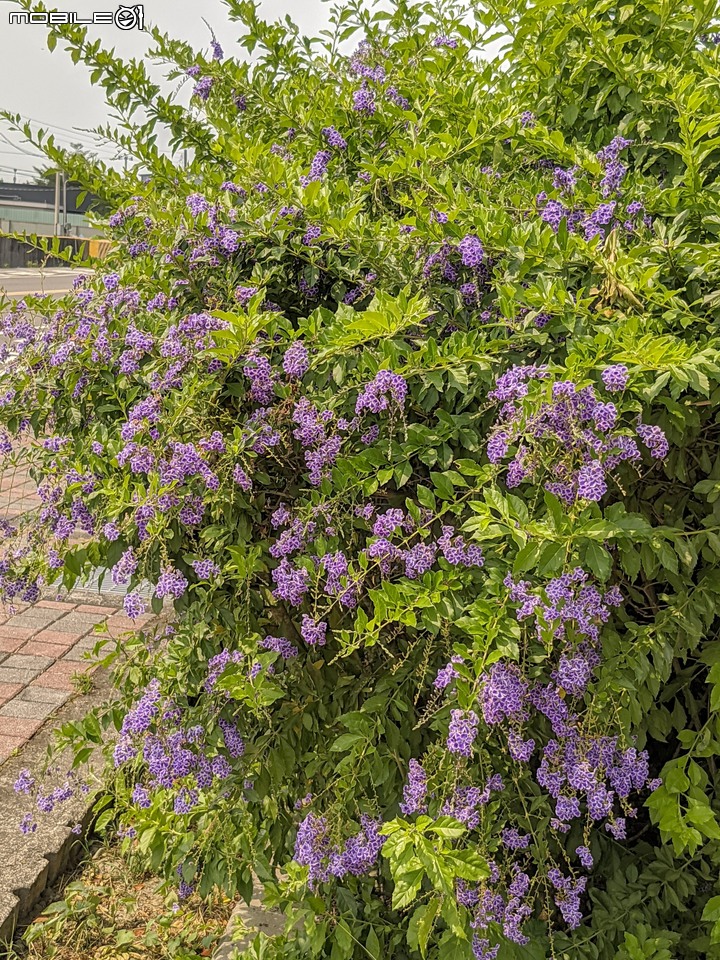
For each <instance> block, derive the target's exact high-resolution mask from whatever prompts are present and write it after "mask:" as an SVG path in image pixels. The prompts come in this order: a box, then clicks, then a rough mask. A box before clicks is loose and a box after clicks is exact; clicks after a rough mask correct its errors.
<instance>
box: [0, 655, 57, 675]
mask: <svg viewBox="0 0 720 960" xmlns="http://www.w3.org/2000/svg"><path fill="white" fill-rule="evenodd" d="M51 663H52V657H36V656H32V655H29V654H24V653H13V654H11V655H10V656H9V657H8V658H7V660H6V661H5V662H4V663H3V665H2V667H0V670H5V669H7V668H10V669H11V670H34V671H35V674H38V673H42V671H43V670H45V668H46V667H49V666H50V664H51Z"/></svg>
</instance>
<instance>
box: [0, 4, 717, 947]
mask: <svg viewBox="0 0 720 960" xmlns="http://www.w3.org/2000/svg"><path fill="white" fill-rule="evenodd" d="M227 7H228V12H229V15H230V16H231V17H232V18H233V19H234V20H236V21H238V22H239V23H241V24H242V25H243V26H244V29H245V31H246V33H245V37H244V40H243V44H244V45H245V47H246V48H248V49H249V50H256V51H259V55H258V56H256V58H255V60H254V63H253V65H252V66H250V65H249V64H247V63H240V62H235V61H233V60H226V59H224V54H223V51H222V50H221V49H220V48H219V45H218V44H217V41H213V44H212V47H211V52H210V54H208V55H203V54H200V53H195V52H194V51H192V50H191V49H190V48H189V47H188V46H187V45H185V44H180V43H175V42H172V41H170V40H168V39H167V38H165V37H163V36H161V35H159V34H157V33H155V34H154V35H153V36H154V40H155V42H156V45H157V48H156V50H155V54H154V55H155V56H156V58H157V59H159V60H162V61H164V62H165V63H169V64H170V65H171V67H170V75H171V77H173V78H175V79H177V78H181V79H183V80H185V79H186V78H190V80H189V82H190V83H191V84H192V87H191V92H192V96H191V103H190V107H189V108H188V109H187V110H184V109H182V108H181V107H180V106H179V105H178V104H177V103H175V102H174V101H173V100H171V99H167V98H165V97H163V96H162V95H161V94H160V91H159V89H158V88H157V86H156V85H155V84H154V83H153V82H152V80H151V79H150V76H149V75H148V74H147V73H146V70H145V67H144V66H143V65H142V64H138V63H132V64H122V63H121V62H120V61H118V60H116V59H115V57H114V56H113V55H111V54H109V53H107V52H105V51H102V50H101V49H100V48H99V47H98V45H96V44H95V43H90V42H89V41H88V38H87V36H86V33H85V30H84V28H80V27H73V26H69V27H62V28H58V30H57V32H56V33H52V34H50V42H51V46H54V45H55V43H56V42H57V40H58V39H61V41H62V42H63V43H64V44H65V45H66V46H67V48H68V49H69V51H70V52H71V54H72V56H73V58H74V59H76V60H82V61H83V62H84V63H86V64H87V65H88V67H89V68H90V69H91V70H92V72H93V78H94V82H96V83H100V84H102V85H103V86H104V88H105V91H106V93H107V97H108V102H109V104H110V105H111V107H112V108H113V109H114V110H115V112H116V113H117V114H118V115H119V116H120V117H121V118H122V119H123V120H124V130H125V132H122V130H121V131H120V132H118V133H117V138H118V139H119V141H120V142H121V143H122V144H123V145H124V146H125V148H126V149H127V150H130V151H132V153H133V154H134V155H135V157H136V158H137V161H138V169H139V168H141V167H142V168H146V169H147V170H149V171H150V173H151V180H150V181H149V182H148V183H144V182H142V181H141V180H139V179H138V178H136V177H134V176H132V177H128V178H125V177H122V176H120V175H119V174H118V173H116V172H115V171H113V170H109V169H106V168H104V167H102V166H101V165H93V164H91V163H88V162H86V161H83V160H82V159H81V158H77V157H74V158H71V159H67V158H64V157H63V156H62V154H61V152H60V151H58V150H57V148H56V147H55V145H54V144H53V142H52V141H51V140H43V139H42V138H39V139H38V138H37V137H36V138H35V140H36V142H40V143H42V144H43V145H44V147H45V149H46V150H47V152H48V154H49V155H50V157H51V158H53V159H56V160H62V161H63V162H69V163H71V165H72V171H71V172H72V175H73V177H74V178H75V179H78V180H80V181H82V182H84V183H85V184H86V185H87V186H88V187H89V188H90V189H92V190H94V191H96V192H97V193H98V194H100V195H101V196H102V197H103V199H105V200H106V201H107V202H109V203H112V204H113V205H114V207H115V209H116V212H115V213H113V215H112V216H111V217H110V219H109V229H110V230H111V232H112V237H113V239H114V252H113V253H112V254H111V256H110V257H109V259H108V261H107V262H105V263H103V264H102V265H100V267H99V270H98V273H96V274H95V275H94V276H89V277H85V278H84V279H80V280H78V282H77V284H76V287H75V289H74V290H73V292H72V293H71V294H70V295H68V296H67V297H65V298H64V299H63V300H62V301H61V302H60V303H59V305H58V304H57V303H54V302H50V301H47V300H36V301H33V302H30V301H27V302H25V301H20V302H17V303H15V304H12V305H9V306H8V308H7V310H6V312H5V316H4V319H3V332H4V336H5V339H6V340H7V341H8V345H7V346H5V347H3V351H4V358H3V364H4V366H3V372H2V374H0V377H1V378H2V384H1V385H0V389H1V391H2V394H1V400H0V403H1V407H0V409H1V411H2V414H1V418H2V424H3V431H4V432H3V434H2V451H3V456H4V458H5V462H6V463H8V464H10V465H12V464H15V463H19V462H23V461H24V462H27V463H29V464H30V466H31V469H32V472H33V476H34V477H35V478H36V479H37V482H38V490H39V494H40V497H41V500H42V507H41V508H40V510H39V511H38V513H37V515H36V516H35V517H33V518H32V519H31V520H30V521H29V522H27V523H25V524H23V523H18V524H12V525H11V524H6V525H5V526H4V528H3V546H2V551H3V554H2V559H1V560H0V563H1V564H2V568H1V574H2V579H1V582H0V587H1V589H2V594H3V597H4V599H5V600H6V602H8V603H12V602H13V601H14V600H15V599H17V598H19V599H21V600H33V599H34V598H35V597H36V596H37V595H38V590H39V584H40V583H41V582H45V583H55V582H57V583H58V584H60V583H62V584H64V585H65V586H66V587H71V586H72V585H73V584H74V583H75V582H76V581H77V580H78V579H79V578H81V577H83V576H86V575H87V574H88V573H89V572H90V571H91V570H92V569H93V568H97V567H101V568H103V569H104V570H106V571H109V575H110V577H111V579H112V581H113V583H115V584H120V585H126V586H127V588H128V593H127V596H126V599H125V609H126V611H127V614H128V616H129V617H131V618H133V619H138V618H139V617H141V616H142V615H143V614H144V613H145V612H146V609H145V608H146V600H145V599H144V597H145V596H146V594H147V590H143V589H140V587H141V585H143V584H144V585H148V584H149V585H150V588H151V590H150V593H151V607H152V610H154V611H155V612H159V611H160V609H161V608H162V606H163V602H164V601H166V602H171V603H172V605H173V608H174V611H175V616H174V619H173V622H172V623H171V624H170V626H164V627H162V628H158V629H156V630H153V631H150V630H149V631H146V632H144V633H143V632H139V633H138V634H137V636H134V637H130V638H127V639H125V640H124V641H123V642H122V643H120V644H119V645H118V648H117V649H116V650H115V652H114V654H113V656H114V658H115V663H116V667H117V670H116V675H117V688H118V700H117V703H115V704H114V705H113V706H112V707H111V708H109V709H107V710H106V711H104V712H103V713H102V714H101V715H100V716H99V717H91V718H89V719H88V721H87V722H86V724H85V726H84V728H83V730H84V737H85V738H86V742H85V741H83V739H82V737H80V736H79V740H80V742H79V743H78V753H77V756H78V758H82V757H83V756H86V755H87V749H88V744H89V745H90V746H91V745H93V744H98V743H100V742H101V741H106V746H105V749H106V751H107V754H108V764H109V769H110V772H111V773H110V782H111V787H110V792H111V794H112V796H113V799H114V803H115V808H116V811H117V817H118V820H119V822H120V826H121V829H122V831H123V834H124V835H125V836H126V838H127V839H126V841H125V842H126V843H127V844H128V845H132V846H134V847H135V848H136V849H137V850H138V852H139V854H140V855H142V856H144V857H146V858H147V860H148V862H149V863H150V864H151V865H152V866H153V867H154V868H155V869H156V870H158V871H160V872H162V873H163V875H164V876H165V877H166V878H167V880H168V881H169V882H171V883H175V884H177V886H178V893H179V895H180V896H183V895H186V894H187V893H188V892H189V891H190V890H191V889H197V890H198V891H199V892H200V893H201V894H207V893H208V892H210V891H211V890H212V889H213V888H214V887H215V886H217V885H220V886H222V887H223V888H224V889H225V890H226V891H228V892H229V893H231V894H233V893H235V892H239V893H240V894H241V895H242V896H244V897H246V898H249V896H250V894H251V892H252V884H253V873H254V874H255V875H256V876H257V877H259V879H260V880H261V881H262V883H263V884H264V888H265V895H266V899H267V901H268V902H269V903H271V904H276V905H280V906H281V907H282V908H283V909H284V910H285V911H286V913H287V915H288V935H287V937H286V938H278V939H276V940H274V941H273V943H272V944H271V945H270V944H267V943H265V944H263V943H262V938H260V939H259V940H258V942H257V943H256V945H255V946H254V947H252V948H250V949H249V951H247V952H246V955H247V956H252V957H258V958H259V957H260V956H262V957H278V958H279V957H285V958H293V957H297V958H300V957H303V958H306V957H329V958H332V960H341V958H351V957H353V958H360V957H366V956H368V955H369V956H371V957H375V958H380V957H392V958H393V960H401V958H404V957H407V958H414V957H418V956H420V957H432V958H437V960H440V958H442V960H446V958H469V957H475V958H478V960H482V958H484V960H491V958H495V957H500V958H503V957H541V956H550V955H552V956H563V957H573V958H588V960H591V958H592V960H595V958H599V957H602V958H613V957H618V958H625V957H654V956H658V957H660V956H671V955H674V956H677V957H683V958H685V957H687V958H695V957H701V956H703V957H704V956H720V947H718V942H720V889H718V886H717V879H716V877H717V867H718V863H720V847H718V840H720V824H719V823H718V820H717V802H716V798H715V792H714V791H715V788H716V785H717V769H716V763H715V756H716V755H717V754H718V753H720V727H719V726H718V716H717V710H718V704H719V703H720V701H719V700H718V695H717V690H718V686H717V684H718V682H720V673H718V663H720V646H718V641H717V640H716V639H715V633H716V612H715V608H716V603H717V601H718V597H720V567H719V564H718V557H719V556H720V539H719V538H718V535H717V530H718V526H717V500H718V490H719V489H720V487H719V484H720V481H719V480H718V470H719V469H720V468H719V467H718V460H717V433H718V430H717V424H716V413H715V409H714V405H715V400H716V397H717V396H718V389H719V384H720V363H719V360H720V352H719V346H720V339H719V337H718V331H717V326H716V324H717V321H718V319H719V316H720V314H719V311H720V299H718V296H717V285H718V280H719V279H720V277H719V270H718V263H719V262H720V260H719V259H718V250H719V246H718V239H717V238H718V223H720V220H719V219H718V215H719V213H720V210H719V209H718V201H717V192H716V190H715V188H714V186H713V182H714V178H715V176H716V173H717V168H718V165H719V164H720V145H719V144H718V141H717V138H715V136H714V134H715V130H716V127H717V122H716V120H717V116H718V115H719V114H720V102H719V100H720V95H719V94H718V90H720V86H718V84H717V80H718V59H717V49H716V43H715V34H714V32H713V31H714V29H716V28H714V27H713V21H712V20H711V19H710V14H709V13H708V14H706V13H704V12H703V11H702V9H701V8H700V7H698V6H696V5H692V4H690V3H680V4H675V5H673V6H672V7H668V6H663V8H662V17H661V20H662V23H661V24H660V25H659V24H658V18H659V16H660V15H659V14H658V13H657V11H656V5H655V4H653V3H650V2H637V3H635V4H632V5H625V6H619V5H617V4H616V3H614V2H613V0H607V2H604V3H601V4H600V5H598V4H597V3H593V4H592V5H590V4H585V3H583V2H581V3H580V4H578V3H572V4H570V3H559V4H552V5H547V4H540V5H537V6H532V5H527V4H525V3H515V2H514V0H512V2H506V3H501V4H499V5H498V6H496V7H493V10H492V12H490V13H487V14H485V13H480V12H477V11H476V12H475V13H474V14H473V15H472V16H471V15H469V14H468V15H466V14H464V12H463V11H460V10H457V11H455V10H451V9H449V8H448V9H447V10H446V11H445V13H443V14H442V16H440V15H438V14H437V13H436V12H435V11H434V8H433V9H430V8H426V7H425V6H418V7H412V6H407V5H406V4H404V3H398V4H397V6H396V7H395V8H394V10H393V11H392V12H391V13H390V14H387V15H386V14H377V15H374V14H372V13H371V12H370V11H369V10H368V9H365V8H363V7H362V5H355V4H349V5H347V6H346V7H343V8H339V9H338V10H337V11H336V13H335V14H334V19H333V29H332V30H331V32H330V34H329V35H328V36H327V37H326V38H325V39H324V40H322V41H318V42H316V43H315V45H314V47H313V46H312V45H310V44H309V43H305V42H304V41H301V40H300V38H299V37H298V36H297V34H296V33H295V32H294V31H293V29H292V28H290V27H288V28H285V27H282V28H280V27H279V26H271V25H268V24H265V23H264V22H263V21H261V20H260V19H259V18H258V16H257V12H256V10H255V8H254V7H253V6H251V5H248V4H244V3H239V2H236V0H227ZM471 23H472V24H473V25H469V24H471ZM497 29H499V30H500V31H501V32H504V34H505V35H508V34H509V39H508V47H507V57H506V59H505V60H504V61H502V62H498V63H485V62H483V61H481V60H479V59H477V50H478V49H480V48H481V47H482V43H483V37H484V36H486V34H487V32H488V31H490V32H492V31H494V30H497ZM351 40H352V41H353V42H358V41H359V45H357V46H356V47H355V49H354V52H348V53H346V52H343V45H344V44H345V43H348V42H350V41H351ZM138 111H141V112H142V113H143V114H144V119H143V120H142V121H138V120H133V117H134V115H135V114H136V113H137V112H138ZM160 128H164V129H165V130H167V131H169V135H170V140H171V144H172V147H173V148H183V149H188V150H190V151H191V154H192V161H191V164H190V166H189V168H188V170H187V171H182V170H180V169H178V168H177V167H176V166H175V165H174V164H173V163H172V162H171V160H170V159H168V157H166V156H165V155H163V154H162V153H161V152H160V151H159V149H158V148H157V147H156V145H155V141H154V136H155V132H156V130H159V129H160ZM27 133H28V135H29V136H34V135H33V134H32V132H31V131H29V130H27ZM33 313H39V314H40V315H41V316H42V318H43V322H42V323H41V324H40V326H36V324H35V323H33ZM76 533H82V536H83V538H82V541H81V542H79V543H78V541H77V538H75V539H73V535H74V534H76ZM111 727H114V729H115V731H116V736H115V737H110V736H104V735H103V730H104V731H108V732H109V730H110V728H111ZM30 776H31V775H30V774H27V776H26V777H25V778H24V779H23V781H22V783H21V785H20V788H21V789H25V790H28V789H29V788H28V786H27V784H28V783H29V780H28V777H30ZM30 793H32V791H30ZM58 799H59V798H58ZM24 826H25V829H32V815H30V817H29V819H27V820H26V821H25V824H24ZM671 951H672V953H671Z"/></svg>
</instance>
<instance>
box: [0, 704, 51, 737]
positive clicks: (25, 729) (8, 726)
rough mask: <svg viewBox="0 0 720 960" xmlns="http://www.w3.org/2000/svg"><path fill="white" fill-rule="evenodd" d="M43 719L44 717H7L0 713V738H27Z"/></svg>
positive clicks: (41, 723) (36, 729) (37, 728)
mask: <svg viewBox="0 0 720 960" xmlns="http://www.w3.org/2000/svg"><path fill="white" fill-rule="evenodd" d="M2 709H4V707H3V708H2ZM44 719H45V718H44V717H32V718H31V717H7V716H4V715H0V738H2V737H18V738H21V739H23V740H28V739H29V738H30V737H31V736H32V735H33V734H34V733H35V732H36V731H38V730H39V729H40V727H41V726H42V725H43V720H44Z"/></svg>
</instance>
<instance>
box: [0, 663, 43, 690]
mask: <svg viewBox="0 0 720 960" xmlns="http://www.w3.org/2000/svg"><path fill="white" fill-rule="evenodd" d="M38 672H39V671H37V670H20V669H18V668H17V667H7V666H6V665H5V664H4V663H3V664H0V688H2V686H3V685H5V684H20V686H21V687H23V686H24V685H25V684H26V683H30V681H31V680H33V679H34V678H35V677H36V676H37V675H38Z"/></svg>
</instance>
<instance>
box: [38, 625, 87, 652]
mask: <svg viewBox="0 0 720 960" xmlns="http://www.w3.org/2000/svg"><path fill="white" fill-rule="evenodd" d="M84 635H85V634H84V633H66V632H65V631H64V630H41V631H40V633H36V634H35V636H34V637H33V638H32V639H33V643H59V644H62V645H63V646H64V647H65V649H66V650H67V649H70V647H71V646H72V645H73V644H74V643H77V642H78V640H80V639H81V638H82V637H83V636H84Z"/></svg>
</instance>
